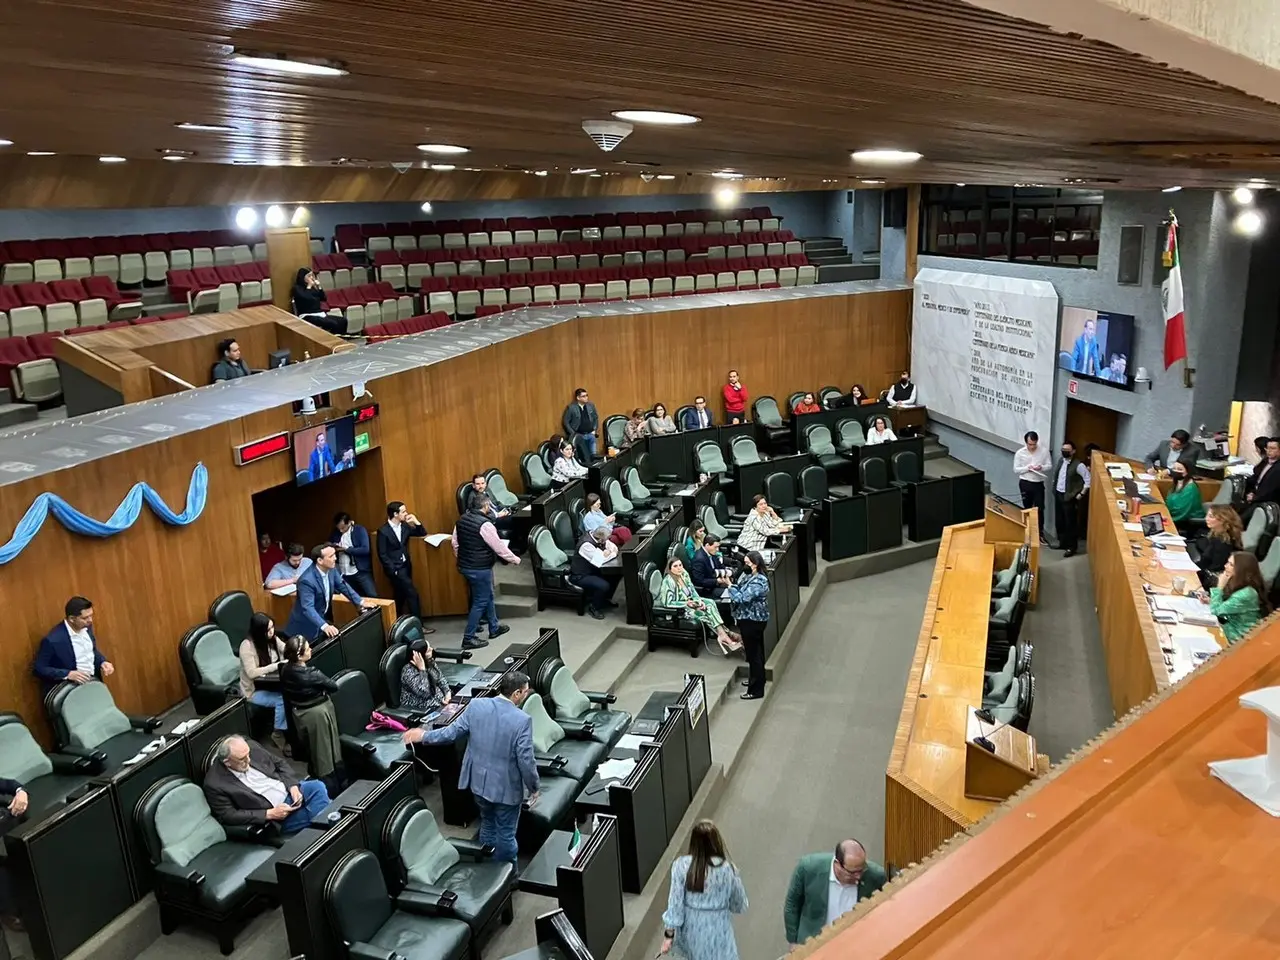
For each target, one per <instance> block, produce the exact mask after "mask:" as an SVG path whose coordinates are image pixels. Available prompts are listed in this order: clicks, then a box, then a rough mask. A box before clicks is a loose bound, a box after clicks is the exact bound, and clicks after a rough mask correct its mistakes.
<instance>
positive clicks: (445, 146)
mask: <svg viewBox="0 0 1280 960" xmlns="http://www.w3.org/2000/svg"><path fill="white" fill-rule="evenodd" d="M418 149H419V150H421V151H422V152H423V153H434V154H437V155H439V156H442V157H451V156H457V155H458V154H462V153H470V152H471V148H470V147H460V146H458V145H457V144H454V143H420V144H418Z"/></svg>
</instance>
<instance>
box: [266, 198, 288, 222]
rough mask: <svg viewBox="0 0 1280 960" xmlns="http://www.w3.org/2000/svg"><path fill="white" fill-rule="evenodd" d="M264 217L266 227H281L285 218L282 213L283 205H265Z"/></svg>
mask: <svg viewBox="0 0 1280 960" xmlns="http://www.w3.org/2000/svg"><path fill="white" fill-rule="evenodd" d="M265 219H266V222H267V226H268V227H283V226H284V225H285V220H286V219H287V218H286V217H285V215H284V207H282V206H280V205H279V204H278V203H273V204H272V205H271V206H269V207H267V215H266V218H265Z"/></svg>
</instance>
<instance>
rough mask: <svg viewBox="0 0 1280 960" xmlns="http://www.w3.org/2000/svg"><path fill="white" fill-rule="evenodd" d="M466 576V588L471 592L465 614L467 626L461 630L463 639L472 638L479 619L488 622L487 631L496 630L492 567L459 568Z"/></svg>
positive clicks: (496, 615)
mask: <svg viewBox="0 0 1280 960" xmlns="http://www.w3.org/2000/svg"><path fill="white" fill-rule="evenodd" d="M458 572H459V573H461V574H462V575H463V576H464V577H466V578H467V589H468V592H470V594H471V612H470V613H469V614H468V615H467V627H466V629H465V630H463V631H462V639H463V640H474V639H475V638H476V628H477V627H479V626H480V621H481V620H485V621H487V622H488V624H489V633H490V634H494V633H497V632H498V606H497V604H496V603H495V602H494V599H493V569H492V568H488V567H487V568H485V569H483V570H459V571H458Z"/></svg>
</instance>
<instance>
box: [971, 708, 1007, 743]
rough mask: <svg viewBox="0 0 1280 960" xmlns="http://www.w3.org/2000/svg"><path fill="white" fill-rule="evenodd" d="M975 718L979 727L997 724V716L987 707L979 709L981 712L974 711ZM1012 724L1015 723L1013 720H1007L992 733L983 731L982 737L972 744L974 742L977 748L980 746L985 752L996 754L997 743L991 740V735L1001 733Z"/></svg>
mask: <svg viewBox="0 0 1280 960" xmlns="http://www.w3.org/2000/svg"><path fill="white" fill-rule="evenodd" d="M973 716H974V718H975V719H976V720H977V721H978V725H979V726H981V725H982V724H984V723H995V722H996V717H995V714H994V713H992V712H991V711H990V710H988V709H987V708H986V707H982V708H981V709H979V710H975V711H973ZM1011 723H1013V721H1012V720H1006V721H1005V722H1004V723H1001V724H998V725H997V726H996V727H995V728H994V729H992V730H991V731H990V732H988V731H986V730H983V731H982V736H980V737H974V738H973V741H972V742H973V743H974V744H975V745H976V746H979V747H981V748H982V749H983V750H985V751H987V753H995V752H996V744H995V741H994V740H992V739H991V735H992V734H995V733H998V732H1000V731H1001V730H1003V729H1004V728H1005V727H1007V726H1009V724H1011Z"/></svg>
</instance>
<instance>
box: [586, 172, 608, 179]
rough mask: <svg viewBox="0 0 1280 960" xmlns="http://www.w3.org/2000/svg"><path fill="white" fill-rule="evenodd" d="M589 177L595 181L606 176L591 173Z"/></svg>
mask: <svg viewBox="0 0 1280 960" xmlns="http://www.w3.org/2000/svg"><path fill="white" fill-rule="evenodd" d="M587 176H589V177H594V178H595V179H597V180H599V179H600V178H601V177H603V176H604V174H603V173H589V174H587Z"/></svg>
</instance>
